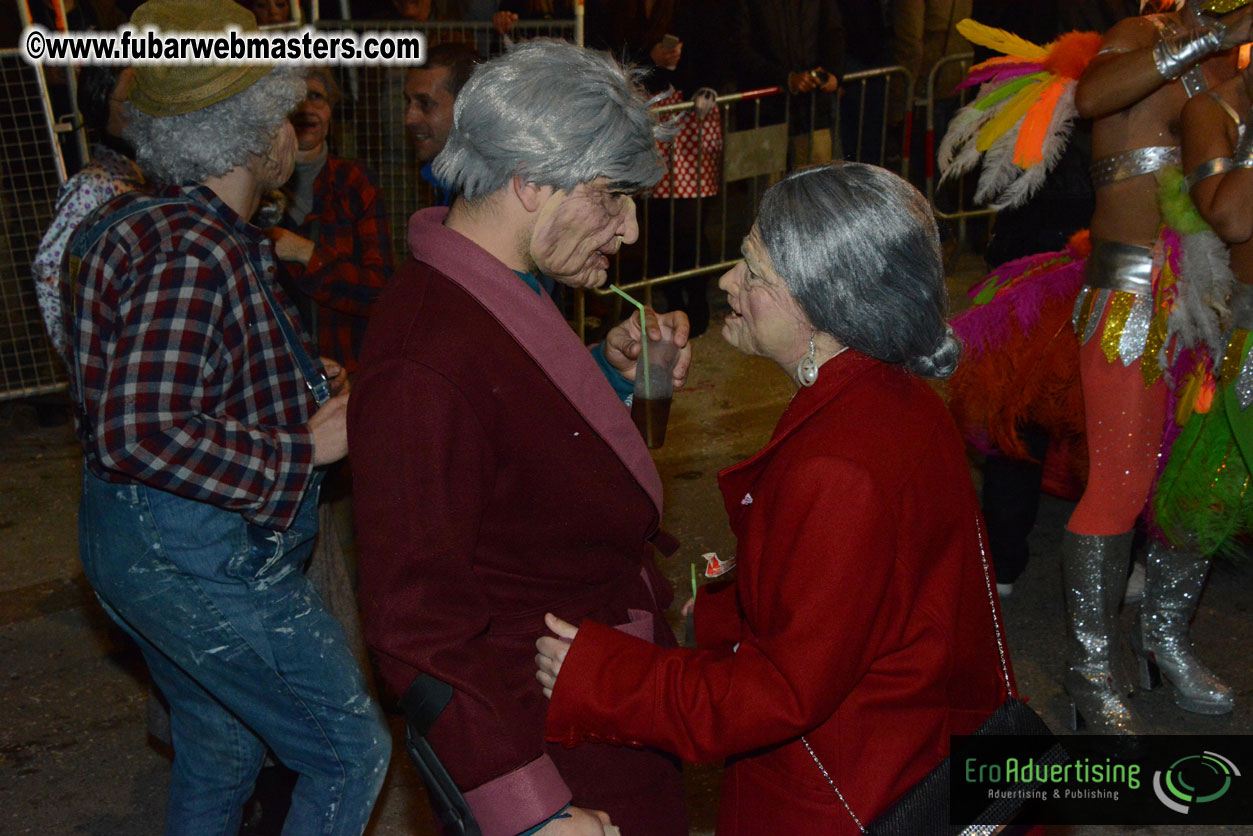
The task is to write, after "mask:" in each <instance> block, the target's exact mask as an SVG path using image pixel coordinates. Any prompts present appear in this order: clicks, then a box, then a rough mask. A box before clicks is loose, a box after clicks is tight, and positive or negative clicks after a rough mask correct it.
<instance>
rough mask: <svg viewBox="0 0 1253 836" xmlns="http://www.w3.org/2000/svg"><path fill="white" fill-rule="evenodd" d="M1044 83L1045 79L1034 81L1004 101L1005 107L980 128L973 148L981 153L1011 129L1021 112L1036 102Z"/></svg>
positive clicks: (1019, 117) (1021, 114)
mask: <svg viewBox="0 0 1253 836" xmlns="http://www.w3.org/2000/svg"><path fill="white" fill-rule="evenodd" d="M1046 83H1047V81H1034V82H1032V83H1031V84H1028V85H1027V86H1026V87H1024V88H1022V89H1021V90H1019V91H1018V92H1017V93H1015V94H1014V95H1013V96H1012V97H1011V98H1010V100H1009V101H1008V102H1006V103H1005V107H1003V108H1001V112H1000V113H998V114H996V116H994V117H993V118H992V119H990V120H989V121H988V123H987V124H986V125H984V126H983V128H982V129H980V131H979V136H978V138H977V139H976V140H975V149H976V150H977V151H978V152H979V153H981V154H982V153H983V152H984V151H986V150H988V149H989V148H991V147H992V143H993V142H996V140H998V139H1000V137H1001V136H1002V135H1004V134H1005V133H1006V132H1007V131H1010V130H1013V128H1014V126H1015V125H1017V124H1018V120H1019V119H1021V118H1022V117H1023V114H1025V113H1026V112H1027V111H1028V110H1030V109H1031V106H1032V105H1033V104H1035V103H1036V100H1037V99H1038V98H1039V96H1040V88H1041V87H1043V86H1044V84H1046Z"/></svg>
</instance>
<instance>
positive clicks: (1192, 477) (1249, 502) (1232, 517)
mask: <svg viewBox="0 0 1253 836" xmlns="http://www.w3.org/2000/svg"><path fill="white" fill-rule="evenodd" d="M1250 442H1253V410H1249V411H1248V414H1246V412H1245V410H1241V409H1240V405H1239V403H1238V402H1237V401H1236V397H1235V393H1234V392H1233V391H1232V390H1231V388H1230V387H1224V388H1223V389H1221V390H1219V392H1218V394H1217V395H1216V397H1215V400H1214V403H1213V405H1212V406H1211V408H1210V411H1209V412H1207V413H1205V414H1197V415H1193V416H1192V419H1191V420H1190V421H1188V423H1187V425H1186V426H1184V428H1183V431H1182V432H1181V433H1180V435H1179V438H1177V439H1176V440H1175V443H1174V445H1173V446H1172V447H1171V451H1170V459H1169V460H1168V461H1167V463H1166V468H1165V469H1164V470H1163V471H1162V475H1161V477H1160V478H1159V479H1158V482H1157V487H1156V490H1155V492H1154V495H1153V513H1154V518H1155V522H1156V523H1157V524H1158V526H1160V527H1161V529H1162V531H1163V532H1164V533H1165V534H1166V536H1167V538H1169V539H1170V541H1171V542H1173V543H1175V544H1177V545H1183V546H1190V547H1196V548H1197V549H1199V550H1200V552H1201V553H1202V554H1204V555H1207V556H1208V555H1213V554H1222V555H1225V556H1228V557H1244V556H1246V551H1245V549H1244V547H1243V545H1242V544H1241V543H1240V538H1241V537H1242V536H1244V535H1247V534H1249V533H1251V532H1253V471H1251V470H1250V467H1249V459H1247V458H1246V457H1245V455H1244V454H1243V453H1242V452H1241V450H1242V447H1245V448H1247V447H1253V444H1250Z"/></svg>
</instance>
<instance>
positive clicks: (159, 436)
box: [66, 185, 316, 529]
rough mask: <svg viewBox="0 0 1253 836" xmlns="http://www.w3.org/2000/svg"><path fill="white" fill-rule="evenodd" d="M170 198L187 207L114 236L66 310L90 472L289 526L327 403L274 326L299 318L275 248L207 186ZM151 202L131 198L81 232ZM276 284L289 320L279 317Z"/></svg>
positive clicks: (97, 251) (129, 224)
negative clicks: (271, 297)
mask: <svg viewBox="0 0 1253 836" xmlns="http://www.w3.org/2000/svg"><path fill="white" fill-rule="evenodd" d="M158 197H165V198H171V197H172V198H181V199H179V200H178V201H177V202H175V203H168V204H164V205H153V206H151V207H149V208H147V209H144V210H142V211H139V212H137V213H135V214H131V215H129V216H128V217H125V218H123V219H121V220H119V221H117V222H116V223H114V224H113V225H112V226H110V227H109V228H108V229H107V231H106V232H105V233H104V234H103V235H102V236H100V238H99V240H98V241H97V242H96V243H95V244H94V245H93V246H92V247H91V249H90V250H88V251H87V253H86V255H85V256H84V258H83V261H82V266H81V268H80V270H79V273H78V280H77V282H76V285H75V287H74V288H73V291H72V292H73V293H74V296H75V298H74V301H73V305H72V306H70V305H67V306H66V307H67V310H72V311H74V313H72V314H70V315H69V320H70V321H69V322H68V323H67V333H68V335H69V344H70V347H71V351H72V353H73V360H74V362H75V364H76V365H77V368H78V369H79V370H81V374H82V391H81V392H80V391H78V389H79V387H78V386H77V384H76V383H75V381H74V375H73V374H71V383H70V393H71V396H72V397H73V399H74V401H75V403H76V405H77V407H78V411H79V427H78V432H79V438H80V440H81V441H82V443H83V448H84V450H85V451H86V462H87V466H88V467H89V468H91V470H92V471H93V472H94V473H96V474H97V475H99V476H101V477H103V478H106V479H110V480H112V481H118V480H119V479H132V480H135V481H139V482H143V483H145V484H148V485H152V486H153V487H157V488H161V489H162V490H167V491H170V492H172V493H176V494H179V495H181V496H185V497H188V498H190V499H195V500H199V501H202V502H208V503H211V504H213V505H217V506H220V507H222V508H226V509H228V510H232V511H237V512H239V513H240V514H241V515H242V516H243V517H244V518H245V519H247V520H249V521H250V522H253V523H255V524H257V525H261V526H264V527H267V528H275V529H285V528H287V527H288V526H289V525H290V524H291V522H292V519H293V517H294V515H295V513H296V510H297V508H298V507H299V504H300V501H301V499H302V498H303V496H304V493H305V489H306V486H307V484H308V481H309V476H310V474H311V473H312V471H313V440H312V436H311V435H310V433H309V430H308V429H307V428H306V427H305V424H306V422H308V420H309V417H310V416H311V415H312V413H313V410H314V409H315V408H316V405H315V403H314V400H313V396H312V395H311V394H310V393H309V390H308V388H307V387H306V384H305V379H304V377H303V376H302V375H301V373H300V369H299V367H298V366H297V364H296V361H295V360H294V359H293V358H292V355H291V352H290V351H289V350H288V347H287V344H286V343H285V342H284V340H283V334H282V332H281V331H280V330H279V326H278V321H277V320H276V319H275V316H288V317H290V318H291V319H292V321H293V322H295V321H297V320H296V318H295V317H296V312H295V310H294V308H293V307H292V305H291V304H290V302H289V301H287V299H286V296H285V294H283V293H282V291H281V289H279V288H278V287H277V282H274V278H275V272H274V269H275V268H274V251H273V245H272V244H271V243H270V241H269V239H267V238H266V237H265V236H264V235H263V234H262V233H261V231H260V230H259V229H257V228H256V227H254V226H251V225H250V224H248V223H246V222H245V221H244V220H243V219H242V218H240V217H239V216H238V215H237V214H235V212H234V211H232V210H231V209H230V207H228V206H227V205H226V204H225V203H223V202H222V201H221V200H220V199H219V198H218V197H217V195H215V194H214V193H213V192H212V191H211V190H209V189H208V188H205V187H204V186H199V185H191V186H182V187H169V188H166V189H163V190H162V191H161V192H160V193H159V195H158ZM144 201H151V198H150V197H149V196H147V195H143V194H140V193H138V192H132V193H129V194H124V195H120V196H119V197H117V198H115V199H114V200H111V201H109V202H108V203H106V204H104V205H103V206H102V207H100V209H98V210H96V212H95V213H93V214H92V215H89V216H88V218H87V220H86V221H84V223H83V224H82V225H81V226H80V227H79V229H78V231H77V233H76V235H81V234H85V231H86V230H87V229H89V228H90V227H91V226H92V225H93V224H92V222H93V220H94V219H100V218H103V217H104V214H103V213H108V212H112V211H116V210H118V209H122V208H125V207H127V206H134V205H140V204H141V203H142V202H144ZM267 280H268V281H270V282H272V286H274V289H275V296H276V298H277V299H279V300H280V304H281V305H282V306H283V307H284V308H285V309H286V310H283V311H272V310H271V309H270V306H269V305H268V304H267V302H266V299H265V296H264V294H263V293H262V291H261V288H260V284H259V283H260V282H262V281H267ZM297 330H299V329H297ZM306 348H307V347H306ZM315 356H316V355H315Z"/></svg>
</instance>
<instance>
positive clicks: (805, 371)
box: [796, 331, 818, 386]
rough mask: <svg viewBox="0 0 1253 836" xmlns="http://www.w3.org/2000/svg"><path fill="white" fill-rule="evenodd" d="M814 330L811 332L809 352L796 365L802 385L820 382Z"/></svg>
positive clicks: (797, 377) (797, 374) (797, 378)
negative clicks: (815, 354)
mask: <svg viewBox="0 0 1253 836" xmlns="http://www.w3.org/2000/svg"><path fill="white" fill-rule="evenodd" d="M814 333H815V332H814V331H810V332H809V353H808V354H806V355H805V356H804V357H802V358H801V361H800V363H798V364H797V365H796V380H797V381H798V382H799V383H800V385H801V386H813V385H814V384H815V383H817V382H818V361H817V360H815V359H814V351H815V349H814Z"/></svg>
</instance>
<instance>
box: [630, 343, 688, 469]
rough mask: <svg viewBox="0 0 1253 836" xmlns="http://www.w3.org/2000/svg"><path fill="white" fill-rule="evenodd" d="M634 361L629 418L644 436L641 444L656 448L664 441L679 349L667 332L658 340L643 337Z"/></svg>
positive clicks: (652, 448) (651, 448)
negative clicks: (643, 341) (633, 384)
mask: <svg viewBox="0 0 1253 836" xmlns="http://www.w3.org/2000/svg"><path fill="white" fill-rule="evenodd" d="M641 349H642V350H641V351H640V356H639V359H637V360H636V362H635V393H634V395H633V400H632V401H631V420H632V421H634V422H635V426H636V427H637V428H638V429H639V431H640V435H641V436H643V437H644V444H645V445H646V446H647V447H648V448H649V449H650V450H655V449H657V448H658V447H660V446H661V445H662V444H663V443H664V442H665V440H666V421H667V420H669V418H670V401H671V399H672V398H673V397H674V366H675V363H676V362H678V359H679V348H678V346H676V345H675V344H674V340H673V339H672V338H671V337H670V335H669V334H668V333H665V332H663V334H662V338H661V339H659V340H653V339H646V342H645V343H644V345H643V346H642V347H641Z"/></svg>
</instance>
